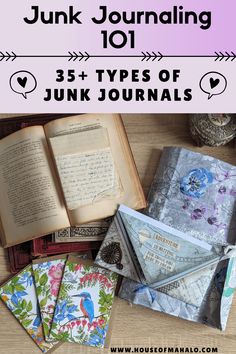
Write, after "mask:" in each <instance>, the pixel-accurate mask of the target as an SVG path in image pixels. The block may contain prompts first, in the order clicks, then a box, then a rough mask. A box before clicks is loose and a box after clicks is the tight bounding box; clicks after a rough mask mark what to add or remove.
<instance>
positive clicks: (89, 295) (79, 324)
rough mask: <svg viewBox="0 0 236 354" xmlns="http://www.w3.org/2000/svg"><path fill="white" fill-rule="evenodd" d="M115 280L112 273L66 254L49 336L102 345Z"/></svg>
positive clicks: (114, 275) (108, 318) (105, 334)
mask: <svg viewBox="0 0 236 354" xmlns="http://www.w3.org/2000/svg"><path fill="white" fill-rule="evenodd" d="M116 282H117V275H116V274H115V273H113V272H110V271H108V270H105V269H103V268H99V267H97V266H94V265H93V264H92V263H91V262H89V263H88V262H86V261H79V260H78V259H74V258H72V257H69V259H68V261H67V263H66V266H65V270H64V275H63V279H62V283H61V287H60V291H59V296H58V300H57V305H56V310H55V313H54V318H53V323H52V327H51V332H50V337H51V338H53V339H56V340H60V341H68V342H74V343H80V344H84V345H89V346H94V347H100V348H102V347H104V345H105V342H106V338H107V331H108V323H109V320H110V316H111V309H112V305H113V300H114V292H115V287H116Z"/></svg>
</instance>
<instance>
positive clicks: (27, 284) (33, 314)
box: [0, 265, 54, 353]
mask: <svg viewBox="0 0 236 354" xmlns="http://www.w3.org/2000/svg"><path fill="white" fill-rule="evenodd" d="M0 298H1V299H2V301H3V302H4V303H5V304H6V306H7V307H8V309H9V310H10V311H11V312H12V314H13V315H14V316H15V317H16V319H17V320H18V321H19V322H20V324H21V325H22V326H23V327H24V329H25V330H26V331H27V333H28V334H29V335H30V337H31V338H32V339H33V341H34V342H35V343H36V344H37V345H38V347H39V348H40V349H41V351H42V352H43V353H46V352H47V351H49V350H50V349H52V348H53V346H54V344H52V343H46V342H45V340H44V335H43V327H42V322H41V316H40V310H39V307H38V302H37V296H36V291H35V285H34V279H33V272H32V266H31V265H29V266H28V267H26V268H25V269H24V270H23V271H22V272H21V273H19V274H17V275H15V276H14V277H13V278H11V279H10V280H9V281H8V282H7V283H5V284H4V285H2V286H1V287H0Z"/></svg>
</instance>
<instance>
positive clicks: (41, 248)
mask: <svg viewBox="0 0 236 354" xmlns="http://www.w3.org/2000/svg"><path fill="white" fill-rule="evenodd" d="M100 245H101V242H99V241H95V242H90V241H88V242H67V243H66V242H65V243H64V242H63V243H62V242H60V243H57V242H55V237H54V235H48V236H44V237H40V238H37V239H35V240H33V241H32V255H33V256H35V257H36V256H52V255H57V254H64V253H71V252H86V251H90V250H98V249H99V247H100Z"/></svg>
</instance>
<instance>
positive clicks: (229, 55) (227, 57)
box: [215, 52, 236, 61]
mask: <svg viewBox="0 0 236 354" xmlns="http://www.w3.org/2000/svg"><path fill="white" fill-rule="evenodd" d="M215 54H216V58H215V61H217V60H219V61H222V60H225V61H228V60H230V59H231V61H234V60H235V59H236V54H235V53H234V52H231V53H228V52H225V54H224V53H222V52H219V53H217V52H215Z"/></svg>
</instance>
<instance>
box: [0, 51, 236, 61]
mask: <svg viewBox="0 0 236 354" xmlns="http://www.w3.org/2000/svg"><path fill="white" fill-rule="evenodd" d="M20 58H25V59H27V58H28V59H29V58H31V59H34V58H42V59H43V58H45V59H47V58H62V59H67V60H68V61H73V62H75V61H77V60H78V61H83V60H84V61H88V60H89V59H92V58H93V59H99V58H137V59H141V61H143V62H144V61H147V62H148V61H161V60H162V59H165V58H212V59H214V60H215V61H220V62H221V61H231V62H233V61H234V60H235V59H236V54H235V53H234V52H233V51H230V52H226V51H225V52H215V53H214V54H212V55H164V54H162V53H161V52H157V53H155V52H154V51H152V52H148V51H146V52H145V51H143V52H141V53H140V54H134V55H122V54H121V55H105V54H104V55H100V54H89V53H88V52H86V51H84V52H82V51H78V52H76V51H69V52H68V53H67V54H64V55H42V54H40V55H26V54H24V55H18V54H16V53H15V52H13V51H5V52H3V51H0V62H2V61H14V60H16V59H20Z"/></svg>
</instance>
